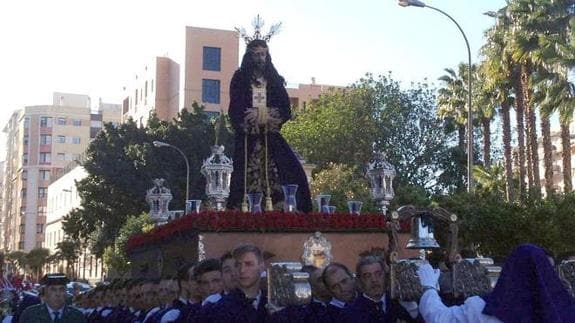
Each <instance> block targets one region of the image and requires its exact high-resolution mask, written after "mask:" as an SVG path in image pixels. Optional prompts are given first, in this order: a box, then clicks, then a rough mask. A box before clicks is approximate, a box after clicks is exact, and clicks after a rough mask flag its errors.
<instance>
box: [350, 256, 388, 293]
mask: <svg viewBox="0 0 575 323" xmlns="http://www.w3.org/2000/svg"><path fill="white" fill-rule="evenodd" d="M355 268H356V271H355V272H356V275H357V278H358V280H359V286H360V288H361V290H362V291H363V292H364V293H365V294H366V295H367V296H369V297H371V298H373V299H379V298H381V297H382V296H383V293H384V292H385V269H384V268H385V266H384V264H383V260H382V259H381V258H377V257H374V256H367V257H363V258H361V259H360V260H359V262H358V263H357V266H356V267H355Z"/></svg>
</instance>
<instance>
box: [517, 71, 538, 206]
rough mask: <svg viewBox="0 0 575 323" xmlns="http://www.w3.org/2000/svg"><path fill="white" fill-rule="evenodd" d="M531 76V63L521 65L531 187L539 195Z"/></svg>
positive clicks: (535, 126)
mask: <svg viewBox="0 0 575 323" xmlns="http://www.w3.org/2000/svg"><path fill="white" fill-rule="evenodd" d="M530 77H531V64H530V63H526V64H523V65H522V66H521V81H522V83H523V93H524V100H525V101H524V104H525V115H526V116H527V123H528V126H527V135H528V138H527V142H528V148H529V153H528V156H529V157H530V158H531V167H533V169H532V171H531V174H532V176H533V178H532V182H531V184H532V185H531V187H530V189H531V190H532V191H533V192H532V193H534V194H536V196H539V195H540V194H541V183H540V176H539V153H538V148H539V145H538V143H537V125H536V118H535V111H534V109H533V102H532V100H531V98H532V96H533V89H532V88H531V86H530V84H529V79H530Z"/></svg>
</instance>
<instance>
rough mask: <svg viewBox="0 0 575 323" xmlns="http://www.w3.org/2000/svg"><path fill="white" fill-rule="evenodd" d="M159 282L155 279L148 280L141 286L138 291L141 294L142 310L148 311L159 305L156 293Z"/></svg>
mask: <svg viewBox="0 0 575 323" xmlns="http://www.w3.org/2000/svg"><path fill="white" fill-rule="evenodd" d="M159 282H160V281H159V280H156V279H149V280H146V281H145V282H144V283H143V284H142V287H141V288H140V290H141V292H142V297H143V300H142V305H143V306H144V308H146V309H149V308H152V307H154V306H156V305H158V304H159V302H158V292H157V288H158V284H159Z"/></svg>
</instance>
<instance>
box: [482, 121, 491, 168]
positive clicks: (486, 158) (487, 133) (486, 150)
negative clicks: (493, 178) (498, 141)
mask: <svg viewBox="0 0 575 323" xmlns="http://www.w3.org/2000/svg"><path fill="white" fill-rule="evenodd" d="M481 126H482V128H483V165H484V166H485V169H489V168H491V119H488V118H481Z"/></svg>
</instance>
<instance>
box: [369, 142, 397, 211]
mask: <svg viewBox="0 0 575 323" xmlns="http://www.w3.org/2000/svg"><path fill="white" fill-rule="evenodd" d="M367 177H368V178H369V184H370V186H371V197H372V198H373V199H374V200H375V201H376V202H377V204H378V205H379V207H380V209H381V212H382V213H383V214H384V215H385V214H386V213H387V207H388V206H389V202H390V201H391V200H393V197H394V196H395V193H394V192H393V178H394V177H395V167H393V165H392V164H390V163H389V162H388V161H387V160H385V155H384V154H383V153H382V152H375V153H374V155H373V158H372V159H371V160H370V161H369V164H368V166H367Z"/></svg>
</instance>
